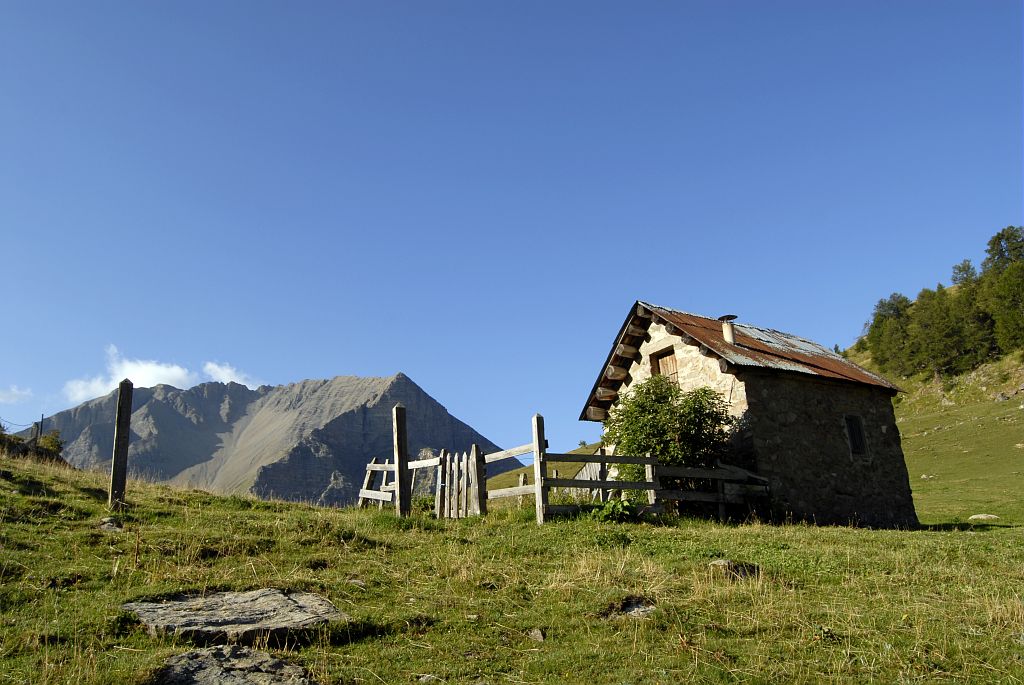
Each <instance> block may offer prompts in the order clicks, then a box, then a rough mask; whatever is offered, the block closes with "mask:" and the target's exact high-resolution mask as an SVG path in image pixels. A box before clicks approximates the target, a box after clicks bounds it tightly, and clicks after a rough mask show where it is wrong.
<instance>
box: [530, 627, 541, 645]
mask: <svg viewBox="0 0 1024 685" xmlns="http://www.w3.org/2000/svg"><path fill="white" fill-rule="evenodd" d="M526 637H528V638H530V639H531V640H534V641H536V642H544V631H543V630H541V629H540V628H530V630H529V632H527V633H526Z"/></svg>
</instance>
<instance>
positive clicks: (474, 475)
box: [434, 445, 487, 519]
mask: <svg viewBox="0 0 1024 685" xmlns="http://www.w3.org/2000/svg"><path fill="white" fill-rule="evenodd" d="M486 513H487V472H486V469H485V468H484V459H483V454H482V453H481V452H480V448H479V447H478V446H477V445H473V446H472V447H471V448H470V450H469V452H462V453H461V454H458V453H456V454H453V453H451V452H448V451H447V450H441V454H440V455H439V456H438V464H437V485H436V489H435V492H434V514H435V515H436V516H437V518H439V519H458V518H465V517H467V516H481V515H483V514H486Z"/></svg>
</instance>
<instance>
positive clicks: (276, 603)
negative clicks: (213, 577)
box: [123, 589, 348, 643]
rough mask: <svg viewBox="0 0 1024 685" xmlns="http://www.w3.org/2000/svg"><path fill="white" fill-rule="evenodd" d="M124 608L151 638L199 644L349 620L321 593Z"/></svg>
mask: <svg viewBox="0 0 1024 685" xmlns="http://www.w3.org/2000/svg"><path fill="white" fill-rule="evenodd" d="M123 608H124V609H125V610H126V611H130V612H132V613H134V614H135V615H136V616H138V617H139V620H140V621H142V623H143V624H145V626H146V628H147V629H148V630H149V633H150V634H151V635H154V636H160V635H175V636H179V637H183V638H186V639H190V640H193V641H196V642H202V643H214V642H216V643H220V642H244V643H252V642H253V641H254V640H256V639H260V638H265V639H270V638H273V639H276V640H280V641H283V640H284V639H288V638H291V639H298V638H300V637H302V636H304V635H307V634H308V633H309V632H310V631H311V630H313V629H315V628H317V627H319V626H322V625H325V624H327V623H329V622H332V621H341V620H347V619H348V616H346V615H345V614H343V613H341V612H340V611H338V609H337V608H336V607H335V606H334V605H333V604H331V602H330V601H328V600H327V599H324V598H323V597H320V596H319V595H314V594H310V593H306V592H294V593H291V594H285V593H284V592H281V591H280V590H272V589H263V590H252V591H249V592H216V593H213V594H209V595H204V596H193V597H188V596H185V597H178V598H174V599H170V600H166V601H162V602H128V603H127V604H125V605H123Z"/></svg>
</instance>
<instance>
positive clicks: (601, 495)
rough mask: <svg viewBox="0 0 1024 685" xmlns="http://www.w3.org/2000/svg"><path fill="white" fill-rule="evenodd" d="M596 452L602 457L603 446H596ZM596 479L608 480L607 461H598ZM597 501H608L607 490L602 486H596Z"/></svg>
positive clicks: (603, 453) (603, 452)
mask: <svg viewBox="0 0 1024 685" xmlns="http://www.w3.org/2000/svg"><path fill="white" fill-rule="evenodd" d="M597 453H598V454H599V455H600V456H602V457H603V456H604V455H605V451H604V448H603V447H600V448H598V450H597ZM597 479H598V480H600V481H606V480H608V463H607V462H604V461H602V462H600V463H599V464H598V465H597ZM597 501H598V502H602V503H603V502H607V501H608V491H607V490H605V489H604V488H598V490H597Z"/></svg>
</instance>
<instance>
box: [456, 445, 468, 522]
mask: <svg viewBox="0 0 1024 685" xmlns="http://www.w3.org/2000/svg"><path fill="white" fill-rule="evenodd" d="M465 494H466V460H465V455H464V454H460V453H459V452H456V453H455V518H457V519H460V518H462V517H464V516H465V515H466V514H465V512H464V510H463V508H462V501H463V499H465Z"/></svg>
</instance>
